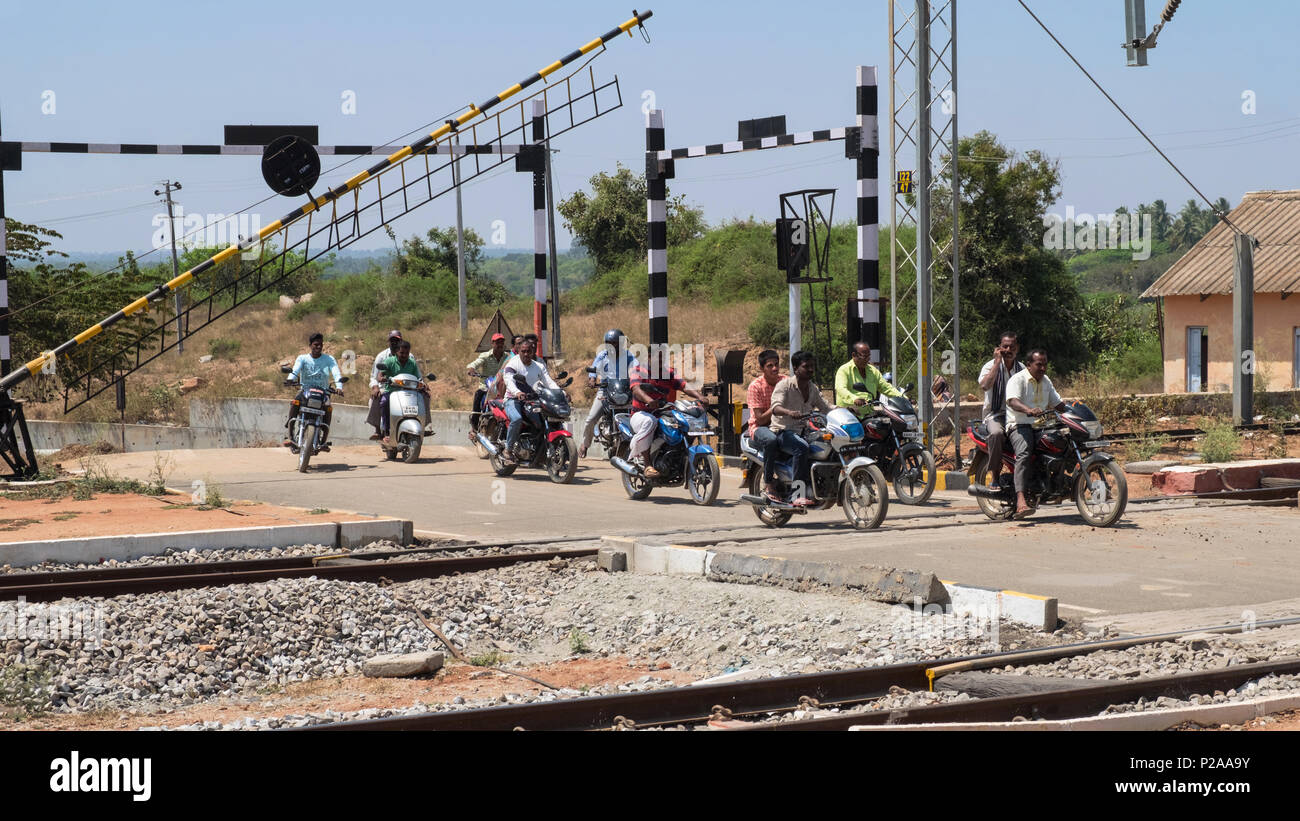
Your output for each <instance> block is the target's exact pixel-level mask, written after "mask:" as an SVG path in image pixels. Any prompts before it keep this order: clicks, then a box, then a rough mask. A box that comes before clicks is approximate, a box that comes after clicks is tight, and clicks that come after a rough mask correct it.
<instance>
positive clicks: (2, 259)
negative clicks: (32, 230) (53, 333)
mask: <svg viewBox="0 0 1300 821" xmlns="http://www.w3.org/2000/svg"><path fill="white" fill-rule="evenodd" d="M2 132H3V129H0V133H2ZM0 144H3V140H2V139H0ZM2 150H3V149H0V151H2ZM8 242H9V240H8V235H7V234H6V233H5V172H4V157H3V156H0V376H7V375H8V373H9V357H10V356H11V353H10V351H9V256H8V250H7V249H8V247H9V245H8Z"/></svg>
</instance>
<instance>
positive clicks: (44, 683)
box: [0, 664, 52, 720]
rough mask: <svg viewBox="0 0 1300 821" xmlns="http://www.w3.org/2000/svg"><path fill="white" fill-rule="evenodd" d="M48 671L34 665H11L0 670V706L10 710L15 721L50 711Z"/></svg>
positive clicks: (50, 677) (49, 679)
mask: <svg viewBox="0 0 1300 821" xmlns="http://www.w3.org/2000/svg"><path fill="white" fill-rule="evenodd" d="M51 679H52V676H51V674H50V671H49V670H47V669H46V668H44V667H41V666H39V665H35V664H11V665H9V666H7V667H5V668H3V669H0V704H3V705H4V706H6V707H10V708H12V711H11V715H12V717H13V718H15V719H20V720H21V719H23V718H26V717H27V716H29V715H35V714H37V713H43V712H45V711H46V710H48V709H50V693H51V690H52V688H51V686H50V681H51Z"/></svg>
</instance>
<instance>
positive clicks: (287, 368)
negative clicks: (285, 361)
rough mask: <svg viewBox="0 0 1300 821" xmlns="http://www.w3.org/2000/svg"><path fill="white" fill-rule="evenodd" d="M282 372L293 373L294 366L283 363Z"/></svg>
mask: <svg viewBox="0 0 1300 821" xmlns="http://www.w3.org/2000/svg"><path fill="white" fill-rule="evenodd" d="M280 373H293V366H292V365H281V366H280Z"/></svg>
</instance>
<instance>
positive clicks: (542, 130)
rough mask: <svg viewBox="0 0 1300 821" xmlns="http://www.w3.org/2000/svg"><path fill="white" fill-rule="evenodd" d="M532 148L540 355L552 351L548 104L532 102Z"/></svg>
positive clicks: (536, 322) (536, 321)
mask: <svg viewBox="0 0 1300 821" xmlns="http://www.w3.org/2000/svg"><path fill="white" fill-rule="evenodd" d="M532 139H533V145H534V146H536V148H537V162H536V167H535V168H534V169H533V332H534V333H536V334H537V338H538V339H539V340H540V342H539V343H538V345H539V347H538V349H537V355H538V356H546V355H549V354H550V352H551V341H550V340H549V339H547V336H546V330H547V328H546V298H547V287H546V286H547V283H546V157H545V155H544V154H542V152H543V151H546V150H547V149H548V146H547V144H546V102H545V101H544V100H533V134H532Z"/></svg>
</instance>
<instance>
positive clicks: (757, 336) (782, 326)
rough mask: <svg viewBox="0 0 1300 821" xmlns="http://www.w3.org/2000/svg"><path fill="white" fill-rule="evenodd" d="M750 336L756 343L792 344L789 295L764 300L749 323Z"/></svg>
mask: <svg viewBox="0 0 1300 821" xmlns="http://www.w3.org/2000/svg"><path fill="white" fill-rule="evenodd" d="M748 331H749V338H750V339H752V340H753V341H754V344H755V345H767V346H770V347H773V348H784V347H786V346H787V345H789V344H790V301H789V298H788V297H784V296H781V297H773V298H771V299H766V300H763V304H762V305H760V306H759V308H758V314H757V315H756V316H755V317H754V320H753V321H752V322H750V323H749V328H748Z"/></svg>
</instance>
